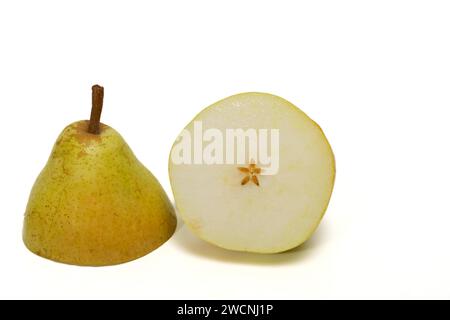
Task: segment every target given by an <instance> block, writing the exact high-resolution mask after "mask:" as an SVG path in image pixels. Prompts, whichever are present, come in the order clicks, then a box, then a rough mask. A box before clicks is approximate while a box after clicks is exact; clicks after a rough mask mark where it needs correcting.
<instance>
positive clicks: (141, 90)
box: [0, 0, 450, 299]
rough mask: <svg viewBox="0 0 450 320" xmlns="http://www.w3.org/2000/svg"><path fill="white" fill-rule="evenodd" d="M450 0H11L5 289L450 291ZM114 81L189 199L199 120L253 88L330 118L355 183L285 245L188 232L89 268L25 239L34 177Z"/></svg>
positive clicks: (3, 73)
mask: <svg viewBox="0 0 450 320" xmlns="http://www.w3.org/2000/svg"><path fill="white" fill-rule="evenodd" d="M449 17H450V4H449V2H448V1H430V0H427V1H395V0H394V1H393V0H389V1H321V0H318V1H280V0H277V1H263V0H258V1H242V0H238V1H234V0H233V1H231V0H227V1H211V0H204V1H199V0H190V1H173V0H166V1H158V2H157V1H154V2H150V1H111V0H108V1H106V0H105V1H93V0H90V1H76V2H70V4H69V3H68V2H63V1H56V0H55V1H44V0H42V1H20V0H17V1H3V2H1V4H0V110H1V119H2V124H1V126H0V137H1V157H0V174H1V175H0V259H1V262H0V298H159V299H167V298H191V299H195V298H255V299H257V298H450V274H449V270H450V250H449V245H450V206H449V198H450V194H449V193H450V169H449V166H450V151H449V142H448V139H449V137H450V129H449V121H450V111H449V110H450V90H449V88H450V19H449ZM94 83H99V84H101V85H103V86H105V106H104V113H103V118H102V120H103V122H105V123H107V124H109V125H111V126H113V127H114V128H116V129H117V130H118V131H119V132H120V133H121V134H122V135H123V136H124V137H125V139H126V140H127V142H128V143H129V145H130V146H131V147H132V149H133V150H134V151H135V153H136V155H137V156H138V157H139V158H140V160H141V161H142V162H143V163H144V164H145V165H146V166H148V167H149V168H150V169H151V170H152V172H153V173H154V174H155V176H156V177H158V179H159V180H160V182H161V183H162V184H163V186H164V187H165V189H166V191H167V192H168V194H169V195H170V196H171V191H170V186H169V180H168V174H167V162H168V156H169V150H170V147H171V145H172V143H173V141H174V139H175V138H176V136H177V135H178V133H179V132H180V131H181V129H182V128H183V127H184V126H185V125H186V124H187V123H188V122H189V121H190V120H191V119H192V118H193V117H194V116H195V114H196V113H197V112H199V111H200V110H201V109H202V108H204V107H206V106H208V105H209V104H211V103H213V102H215V101H217V100H219V99H222V98H224V97H226V96H229V95H232V94H235V93H239V92H243V91H264V92H270V93H274V94H277V95H280V96H282V97H284V98H286V99H288V100H290V101H291V102H293V103H294V104H296V105H298V106H299V107H300V108H301V109H302V110H304V111H305V112H306V113H307V114H308V115H310V116H311V117H312V118H313V119H314V120H316V121H317V122H318V123H319V124H320V125H321V126H322V128H323V129H324V131H325V133H326V135H327V137H328V139H329V141H330V143H331V145H332V147H333V149H334V152H335V155H336V160H337V179H336V185H335V191H334V193H333V196H332V199H331V203H330V207H329V209H328V211H327V214H326V215H325V218H324V220H323V221H322V224H321V226H320V228H319V229H318V231H317V233H316V234H315V235H314V236H313V238H312V239H311V240H310V241H309V242H307V243H306V244H305V245H304V246H302V247H300V248H299V249H297V250H294V251H291V252H288V253H284V254H278V255H251V254H244V253H234V252H228V251H225V250H222V249H219V248H216V247H213V246H211V245H209V244H207V243H204V242H202V241H201V240H198V239H197V238H195V237H194V236H193V235H191V233H190V232H189V231H188V230H186V228H185V227H184V226H182V223H181V222H180V228H179V230H178V231H177V233H176V234H175V236H174V237H173V238H172V239H171V240H170V241H169V242H167V243H166V244H165V245H164V246H162V247H161V248H160V249H158V250H157V251H155V252H153V253H151V254H150V255H148V256H146V257H144V258H142V259H139V260H137V261H134V262H131V263H128V264H124V265H120V266H116V267H106V268H97V269H95V268H81V267H73V266H67V265H62V264H57V263H53V262H51V261H47V260H44V259H42V258H39V257H37V256H34V255H33V254H31V253H30V252H28V251H27V250H26V249H25V247H24V246H23V244H22V240H21V229H22V218H23V213H24V210H25V206H26V203H27V198H28V194H29V191H30V189H31V187H32V185H33V182H34V179H35V178H36V176H37V174H38V173H39V171H40V170H41V169H42V167H43V166H44V165H45V162H46V160H47V157H48V156H49V153H50V150H51V148H52V145H53V143H54V141H55V139H56V137H57V135H58V134H59V132H60V131H61V130H62V129H63V128H64V126H66V125H67V124H69V123H71V122H73V121H76V120H79V119H85V118H88V116H89V112H90V99H91V97H90V94H91V92H90V87H91V85H92V84H94Z"/></svg>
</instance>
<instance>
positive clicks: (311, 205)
mask: <svg viewBox="0 0 450 320" xmlns="http://www.w3.org/2000/svg"><path fill="white" fill-rule="evenodd" d="M199 123H201V125H202V129H203V132H208V133H215V135H214V136H215V137H225V136H228V135H227V134H226V132H227V131H229V130H234V131H235V132H237V131H236V130H243V131H245V132H247V131H248V130H253V129H255V130H257V132H258V130H267V129H268V130H272V129H273V130H278V131H277V132H279V147H278V155H279V157H278V159H279V161H278V166H277V168H278V170H277V172H276V173H275V174H270V175H269V174H266V175H264V172H265V170H266V169H267V168H266V167H265V166H264V165H261V163H258V160H257V159H254V160H256V163H253V161H252V159H251V158H250V157H248V153H247V158H246V163H228V162H224V161H222V160H220V162H216V163H194V162H193V161H191V162H188V163H187V162H179V161H178V160H177V161H174V159H179V158H181V156H177V151H178V150H181V148H180V145H182V144H180V141H183V138H184V137H186V136H187V137H191V136H194V138H190V139H189V141H191V140H193V141H196V137H195V132H196V126H198V127H199V126H200V125H198V124H199ZM241 132H242V131H241ZM219 133H220V134H219ZM205 136H206V133H205V135H204V136H203V137H205ZM211 136H213V135H212V134H211V135H210V136H209V138H203V139H204V140H203V142H204V143H205V144H206V145H207V146H206V147H205V149H204V150H211V149H208V148H209V147H210V146H211V145H212V144H213V142H215V141H214V140H212V139H210V138H211ZM222 141H223V140H222ZM236 141H237V139H236ZM241 141H243V140H241ZM207 142H209V143H210V144H209V145H208V144H207ZM227 143H228V141H225V142H224V143H223V142H221V143H219V144H216V145H219V146H220V148H218V150H219V151H221V150H224V152H225V153H226V152H227V150H234V147H233V148H231V149H227V148H228V146H227V147H225V144H227ZM197 145H200V144H199V143H197ZM258 145H259V142H258ZM187 149H188V148H187ZM192 149H193V151H192V150H191V149H188V152H184V151H183V152H184V154H186V153H188V154H191V151H192V153H194V152H195V145H194V148H192ZM217 153H220V152H216V154H217ZM174 154H175V156H174ZM180 154H181V152H180ZM204 154H205V153H203V155H204ZM226 156H228V155H226ZM226 156H223V158H217V159H224V158H227V157H226ZM194 158H195V157H194ZM335 172H336V170H335V159H334V155H333V151H332V149H331V147H330V144H329V143H328V141H327V139H326V137H325V135H324V133H323V131H322V129H321V128H320V127H319V126H318V125H317V124H316V123H315V122H314V121H313V120H311V119H310V118H309V117H308V116H307V115H306V114H305V113H303V112H302V111H301V110H300V109H298V108H297V107H296V106H294V105H293V104H291V103H290V102H288V101H286V100H285V99H282V98H280V97H277V96H274V95H271V94H267V93H257V92H251V93H242V94H238V95H234V96H231V97H228V98H225V99H223V100H220V101H219V102H217V103H215V104H213V105H211V106H209V107H208V108H206V109H204V110H203V111H202V112H200V113H199V114H198V115H197V116H196V117H195V118H194V119H193V120H192V121H191V122H190V123H189V124H188V125H187V126H186V128H185V129H184V130H183V131H182V134H181V135H180V137H179V139H177V141H176V142H175V143H174V146H173V147H172V152H171V158H170V160H169V174H170V182H171V186H172V190H173V194H174V198H175V204H176V207H177V209H178V212H179V213H180V216H181V217H182V219H183V220H184V222H185V223H186V225H187V226H188V227H189V228H190V229H191V231H192V232H193V233H194V234H196V235H197V236H198V237H200V238H201V239H203V240H205V241H208V242H210V243H212V244H215V245H217V246H219V247H222V248H225V249H230V250H236V251H246V252H255V253H278V252H283V251H287V250H289V249H292V248H295V247H297V246H299V245H300V244H302V243H303V242H305V241H306V240H308V239H309V238H310V237H311V235H312V234H313V233H314V231H315V230H316V228H317V227H318V225H319V223H320V221H321V219H322V217H323V215H324V213H325V211H326V209H327V206H328V203H329V200H330V197H331V193H332V190H333V186H334V180H335Z"/></svg>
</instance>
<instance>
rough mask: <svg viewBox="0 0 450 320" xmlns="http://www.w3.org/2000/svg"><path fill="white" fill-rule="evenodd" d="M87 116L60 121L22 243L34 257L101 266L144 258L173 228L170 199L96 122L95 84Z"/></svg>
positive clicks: (99, 96) (99, 93)
mask: <svg viewBox="0 0 450 320" xmlns="http://www.w3.org/2000/svg"><path fill="white" fill-rule="evenodd" d="M92 102H93V108H92V113H91V120H90V121H79V122H75V123H73V124H71V125H69V126H67V127H66V128H65V129H64V130H63V132H62V133H61V135H60V136H59V138H58V139H57V141H56V144H55V146H54V147H53V150H52V153H51V155H50V158H49V160H48V162H47V165H46V166H45V168H44V169H43V171H42V172H41V174H40V175H39V177H38V178H37V181H36V182H35V184H34V186H33V189H32V191H31V195H30V198H29V201H28V205H27V208H26V213H25V219H24V228H23V240H24V243H25V245H26V246H27V247H28V249H29V250H31V251H32V252H34V253H35V254H37V255H39V256H42V257H45V258H48V259H51V260H54V261H58V262H63V263H67V264H74V265H81V266H106V265H114V264H119V263H124V262H127V261H131V260H134V259H137V258H139V257H142V256H144V255H146V254H147V253H149V252H151V251H152V250H154V249H156V248H157V247H159V246H160V245H161V244H163V243H164V242H165V241H167V240H168V239H169V238H170V237H171V235H172V234H173V233H174V230H175V226H176V218H175V215H174V210H173V207H172V204H171V202H170V201H169V199H168V198H167V196H166V194H165V192H164V190H163V188H162V187H161V185H160V184H159V182H158V181H157V180H156V179H155V177H154V176H153V175H152V174H151V173H150V172H149V171H148V170H147V169H146V168H145V167H144V166H143V165H142V164H141V163H140V162H139V160H138V159H137V158H136V157H135V155H134V154H133V152H132V151H131V149H130V148H129V147H128V145H127V144H126V142H125V141H124V139H123V138H122V137H121V136H120V134H119V133H118V132H117V131H115V130H114V129H113V128H111V127H109V126H107V125H104V124H101V123H100V114H101V110H102V104H103V88H102V87H100V86H97V85H96V86H94V87H93V88H92Z"/></svg>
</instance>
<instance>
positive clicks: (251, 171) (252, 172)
mask: <svg viewBox="0 0 450 320" xmlns="http://www.w3.org/2000/svg"><path fill="white" fill-rule="evenodd" d="M238 170H239V171H240V172H242V173H245V177H244V178H243V179H242V180H241V185H242V186H243V185H246V184H247V183H248V182H249V181H250V180H251V181H252V182H253V183H254V184H256V185H257V186H258V187H259V180H258V174H260V173H261V168H258V167H257V166H256V164H255V163H253V162H252V163H250V164H249V166H248V167H238Z"/></svg>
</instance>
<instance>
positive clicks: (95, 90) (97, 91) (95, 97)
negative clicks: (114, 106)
mask: <svg viewBox="0 0 450 320" xmlns="http://www.w3.org/2000/svg"><path fill="white" fill-rule="evenodd" d="M103 95H104V90H103V87H101V86H99V85H98V84H96V85H94V86H92V109H91V120H89V128H88V132H89V133H92V134H99V133H100V117H101V115H102V108H103Z"/></svg>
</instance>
